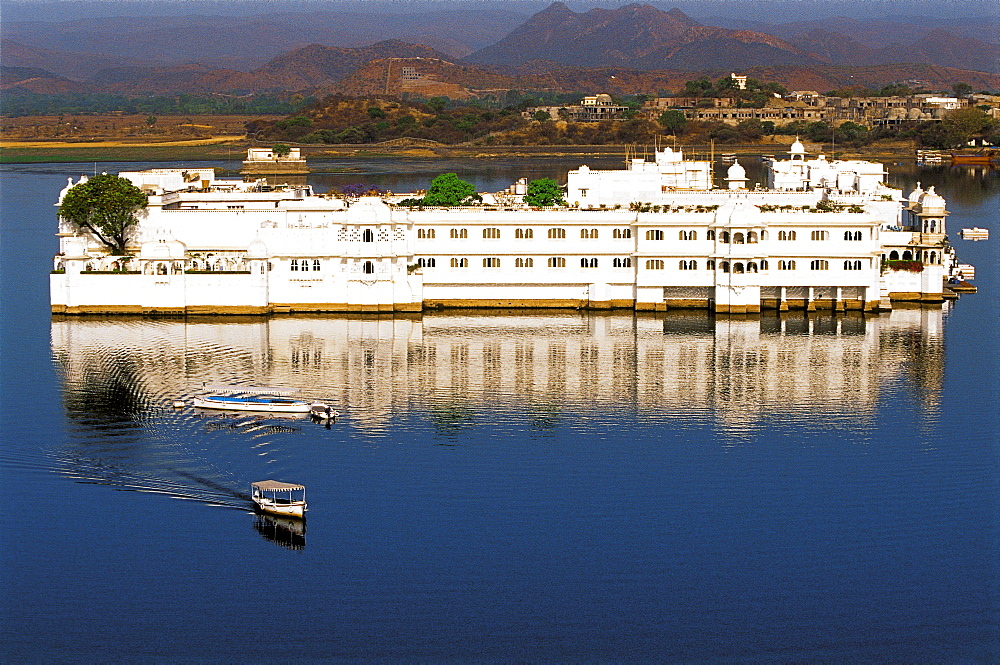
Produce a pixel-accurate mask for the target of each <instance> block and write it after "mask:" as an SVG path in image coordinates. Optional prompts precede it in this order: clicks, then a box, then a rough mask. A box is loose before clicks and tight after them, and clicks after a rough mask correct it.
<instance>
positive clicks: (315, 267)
mask: <svg viewBox="0 0 1000 665" xmlns="http://www.w3.org/2000/svg"><path fill="white" fill-rule="evenodd" d="M322 265H323V264H322V263H320V262H319V259H313V270H319V269H320V268H321V267H322Z"/></svg>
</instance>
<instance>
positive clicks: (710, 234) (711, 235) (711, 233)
mask: <svg viewBox="0 0 1000 665" xmlns="http://www.w3.org/2000/svg"><path fill="white" fill-rule="evenodd" d="M705 237H706V238H707V239H708V240H715V229H709V230H708V232H707V233H706V234H705Z"/></svg>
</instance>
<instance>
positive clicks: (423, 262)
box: [417, 259, 436, 268]
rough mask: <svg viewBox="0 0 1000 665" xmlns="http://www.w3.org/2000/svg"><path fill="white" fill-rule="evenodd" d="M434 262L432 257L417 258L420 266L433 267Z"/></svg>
mask: <svg viewBox="0 0 1000 665" xmlns="http://www.w3.org/2000/svg"><path fill="white" fill-rule="evenodd" d="M435 264H436V261H435V260H434V259H417V265H418V266H420V267H421V268H433V267H434V266H435Z"/></svg>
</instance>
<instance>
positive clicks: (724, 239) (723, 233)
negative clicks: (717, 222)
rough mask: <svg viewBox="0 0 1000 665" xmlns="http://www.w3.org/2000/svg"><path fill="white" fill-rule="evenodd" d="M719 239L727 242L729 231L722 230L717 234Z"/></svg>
mask: <svg viewBox="0 0 1000 665" xmlns="http://www.w3.org/2000/svg"><path fill="white" fill-rule="evenodd" d="M719 240H720V241H721V242H725V243H728V242H729V231H723V232H722V233H720V234H719Z"/></svg>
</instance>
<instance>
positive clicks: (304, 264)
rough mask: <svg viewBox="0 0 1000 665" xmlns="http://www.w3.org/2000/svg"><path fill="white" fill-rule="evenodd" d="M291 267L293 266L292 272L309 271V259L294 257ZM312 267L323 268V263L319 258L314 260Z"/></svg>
mask: <svg viewBox="0 0 1000 665" xmlns="http://www.w3.org/2000/svg"><path fill="white" fill-rule="evenodd" d="M289 267H290V268H291V270H292V272H309V259H302V260H301V261H300V260H299V259H292V263H291V266H289ZM312 269H313V270H321V269H322V264H321V263H320V261H319V259H313V260H312Z"/></svg>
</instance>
